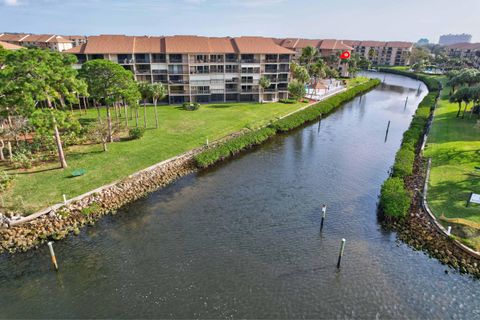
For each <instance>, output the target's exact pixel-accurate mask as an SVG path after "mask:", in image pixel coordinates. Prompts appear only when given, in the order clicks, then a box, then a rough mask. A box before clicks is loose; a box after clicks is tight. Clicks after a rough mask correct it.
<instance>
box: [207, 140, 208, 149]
mask: <svg viewBox="0 0 480 320" xmlns="http://www.w3.org/2000/svg"><path fill="white" fill-rule="evenodd" d="M207 147H208V138H207Z"/></svg>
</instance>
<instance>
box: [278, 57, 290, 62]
mask: <svg viewBox="0 0 480 320" xmlns="http://www.w3.org/2000/svg"><path fill="white" fill-rule="evenodd" d="M278 61H279V62H290V59H287V58H280V59H278Z"/></svg>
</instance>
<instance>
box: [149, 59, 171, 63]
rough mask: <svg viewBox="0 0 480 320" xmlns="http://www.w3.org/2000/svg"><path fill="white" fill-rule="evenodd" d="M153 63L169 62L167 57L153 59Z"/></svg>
mask: <svg viewBox="0 0 480 320" xmlns="http://www.w3.org/2000/svg"><path fill="white" fill-rule="evenodd" d="M152 63H167V59H155V58H154V59H152Z"/></svg>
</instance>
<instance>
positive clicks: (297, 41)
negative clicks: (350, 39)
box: [280, 38, 353, 50]
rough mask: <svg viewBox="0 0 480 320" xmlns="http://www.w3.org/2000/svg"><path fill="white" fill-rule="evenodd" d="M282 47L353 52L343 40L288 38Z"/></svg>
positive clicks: (282, 42)
mask: <svg viewBox="0 0 480 320" xmlns="http://www.w3.org/2000/svg"><path fill="white" fill-rule="evenodd" d="M280 45H281V46H283V47H285V48H289V49H303V48H305V47H308V46H310V47H314V48H317V49H320V50H353V48H352V47H350V46H349V45H347V44H345V43H343V41H342V40H335V39H325V40H320V39H301V38H287V39H284V40H283V41H280Z"/></svg>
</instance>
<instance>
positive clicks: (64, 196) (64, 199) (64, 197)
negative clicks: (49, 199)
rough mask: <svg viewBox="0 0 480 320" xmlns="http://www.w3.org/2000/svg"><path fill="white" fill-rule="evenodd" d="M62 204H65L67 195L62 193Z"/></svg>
mask: <svg viewBox="0 0 480 320" xmlns="http://www.w3.org/2000/svg"><path fill="white" fill-rule="evenodd" d="M63 204H67V195H65V194H64V195H63Z"/></svg>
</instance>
